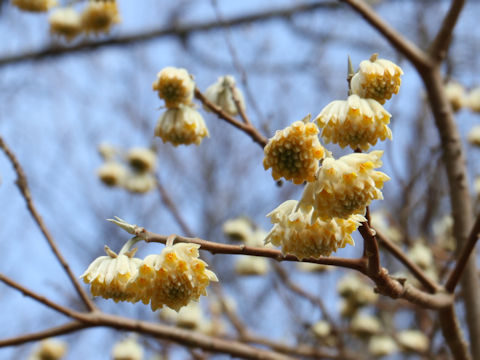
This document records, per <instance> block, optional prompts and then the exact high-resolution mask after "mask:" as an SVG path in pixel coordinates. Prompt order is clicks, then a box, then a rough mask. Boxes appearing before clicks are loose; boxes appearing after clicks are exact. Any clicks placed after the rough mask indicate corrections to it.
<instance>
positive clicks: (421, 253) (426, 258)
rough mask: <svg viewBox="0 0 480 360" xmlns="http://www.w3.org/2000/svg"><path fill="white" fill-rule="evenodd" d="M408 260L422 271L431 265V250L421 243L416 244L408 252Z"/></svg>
mask: <svg viewBox="0 0 480 360" xmlns="http://www.w3.org/2000/svg"><path fill="white" fill-rule="evenodd" d="M408 258H409V259H410V260H411V261H412V262H414V263H415V264H417V265H418V266H419V267H421V268H422V269H423V270H426V269H428V268H429V267H430V266H432V265H433V254H432V250H430V248H429V247H428V246H426V245H425V244H423V243H422V242H416V243H415V244H413V246H412V247H411V248H410V250H409V251H408Z"/></svg>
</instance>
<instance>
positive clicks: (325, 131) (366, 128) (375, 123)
mask: <svg viewBox="0 0 480 360" xmlns="http://www.w3.org/2000/svg"><path fill="white" fill-rule="evenodd" d="M390 117H391V115H390V114H389V113H388V111H386V110H385V109H384V108H383V106H382V105H380V103H378V102H377V101H376V100H373V99H362V98H360V97H359V96H358V95H350V96H349V97H348V99H347V100H346V101H343V100H336V101H332V102H331V103H330V104H328V105H327V106H326V107H325V108H324V109H323V110H322V111H321V112H320V114H319V115H318V116H317V117H316V119H315V121H316V122H317V124H318V126H319V127H320V128H322V138H323V139H324V140H325V142H327V144H328V143H331V142H332V143H334V144H338V145H340V147H342V148H344V147H346V146H350V147H351V148H352V149H353V150H355V149H357V148H360V149H362V150H368V149H369V148H370V145H375V144H376V143H377V141H378V139H380V140H385V139H387V138H388V139H390V140H391V139H392V132H391V130H390V129H389V127H388V126H387V125H388V124H389V123H390Z"/></svg>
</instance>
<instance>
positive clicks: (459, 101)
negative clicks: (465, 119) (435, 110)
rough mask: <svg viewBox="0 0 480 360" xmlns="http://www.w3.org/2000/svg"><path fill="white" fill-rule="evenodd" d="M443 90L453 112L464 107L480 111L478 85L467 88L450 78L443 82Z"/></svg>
mask: <svg viewBox="0 0 480 360" xmlns="http://www.w3.org/2000/svg"><path fill="white" fill-rule="evenodd" d="M444 90H445V95H446V96H447V99H448V101H449V102H450V106H451V107H452V110H453V111H454V112H457V111H460V110H461V109H465V108H466V109H469V110H470V111H473V112H476V113H480V87H476V88H473V89H471V90H467V89H465V87H464V86H463V85H462V84H460V83H459V82H457V81H454V80H450V81H448V82H447V83H446V84H445V86H444Z"/></svg>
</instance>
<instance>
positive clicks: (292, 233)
mask: <svg viewBox="0 0 480 360" xmlns="http://www.w3.org/2000/svg"><path fill="white" fill-rule="evenodd" d="M297 207H298V201H296V200H287V201H285V202H284V203H282V204H281V205H280V206H278V207H277V208H276V209H275V210H273V211H272V212H271V213H269V214H268V215H267V216H268V217H270V218H271V222H272V223H273V224H274V225H273V228H272V230H270V232H269V233H268V235H267V236H266V238H265V243H270V242H271V243H272V244H273V245H276V246H281V247H282V253H283V254H291V255H295V256H296V257H297V258H298V259H300V260H302V259H304V258H309V257H313V258H319V257H320V256H329V255H330V254H331V253H332V252H335V251H337V249H338V248H344V247H345V246H346V245H347V244H350V245H354V242H353V239H352V237H351V233H352V232H354V231H355V230H356V229H357V227H358V226H359V225H360V222H362V221H366V219H365V218H364V217H363V216H361V215H353V216H351V217H349V218H348V219H345V220H344V219H335V218H332V219H328V220H326V221H323V220H321V219H316V220H315V221H313V223H312V221H311V218H310V217H311V212H310V213H304V212H303V211H302V210H301V209H297Z"/></svg>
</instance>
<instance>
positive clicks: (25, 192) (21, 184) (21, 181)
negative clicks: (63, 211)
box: [0, 136, 96, 311]
mask: <svg viewBox="0 0 480 360" xmlns="http://www.w3.org/2000/svg"><path fill="white" fill-rule="evenodd" d="M0 148H1V149H2V150H3V151H4V153H5V155H7V157H8V159H9V160H10V162H11V163H12V165H13V168H14V169H15V172H16V174H17V181H16V184H17V186H18V189H19V190H20V193H21V194H22V196H23V198H24V199H25V202H26V203H27V208H28V211H30V214H31V215H32V217H33V219H34V220H35V222H36V223H37V225H38V227H39V228H40V231H41V232H42V234H43V236H44V237H45V239H46V240H47V242H48V245H50V248H51V250H52V252H53V254H54V255H55V257H56V258H57V259H58V261H59V262H60V264H61V265H62V267H63V269H64V270H65V272H66V273H67V275H68V277H69V278H70V281H71V282H72V284H73V286H74V287H75V290H76V291H77V293H78V295H79V296H80V297H81V299H82V300H83V302H84V303H85V305H86V306H87V308H88V309H89V310H90V311H93V310H95V309H96V306H95V304H94V303H93V302H92V300H91V299H90V298H89V297H88V295H87V293H86V292H85V290H84V289H83V288H82V286H81V285H80V282H79V281H78V280H77V278H76V277H75V275H74V274H73V272H72V270H71V269H70V266H69V265H68V263H67V262H66V260H65V259H64V257H63V256H62V254H61V253H60V250H59V249H58V247H57V244H56V243H55V240H54V239H53V237H52V235H51V234H50V232H49V231H48V229H47V227H46V225H45V223H44V222H43V219H42V217H41V216H40V214H39V213H38V211H37V209H36V207H35V205H34V203H33V199H32V195H31V193H30V188H29V187H28V183H27V177H26V175H25V172H24V171H23V168H22V166H21V165H20V163H19V162H18V160H17V157H16V156H15V154H14V153H13V152H12V151H11V150H10V148H9V147H8V146H7V144H6V143H5V141H4V140H3V138H2V137H1V136H0Z"/></svg>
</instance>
